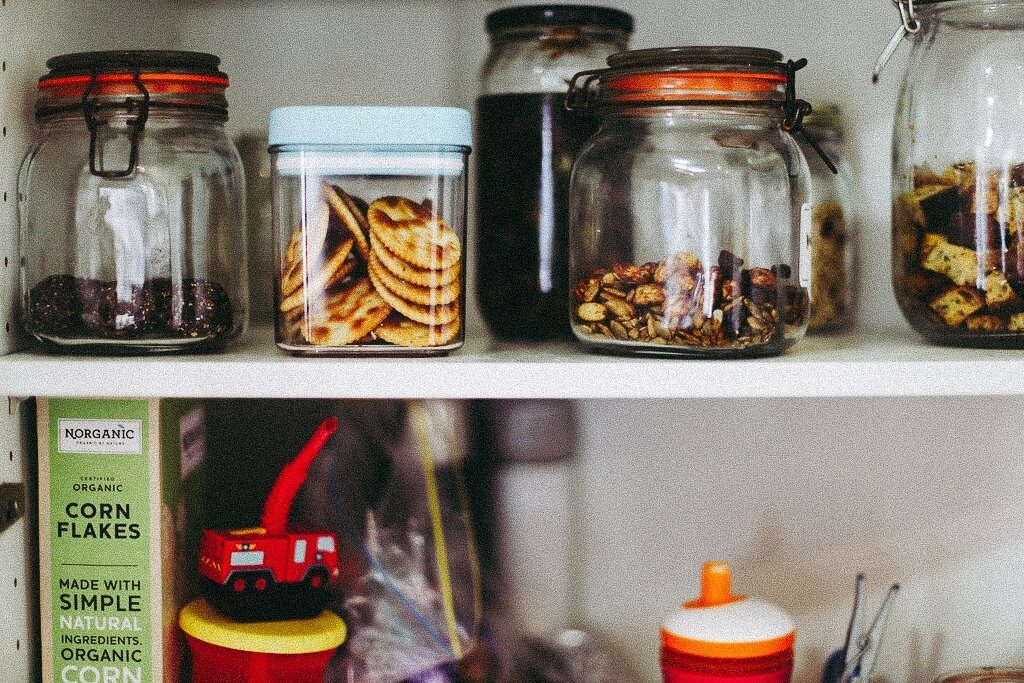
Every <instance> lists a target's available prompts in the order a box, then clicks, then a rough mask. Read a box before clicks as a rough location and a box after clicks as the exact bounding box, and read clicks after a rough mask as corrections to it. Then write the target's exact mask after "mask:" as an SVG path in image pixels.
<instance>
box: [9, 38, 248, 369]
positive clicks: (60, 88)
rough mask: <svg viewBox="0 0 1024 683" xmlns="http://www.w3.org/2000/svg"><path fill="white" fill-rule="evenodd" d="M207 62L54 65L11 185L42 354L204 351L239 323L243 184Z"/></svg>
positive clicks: (29, 323)
mask: <svg viewBox="0 0 1024 683" xmlns="http://www.w3.org/2000/svg"><path fill="white" fill-rule="evenodd" d="M219 64H220V60H219V59H218V58H217V57H214V56H213V55H204V54H197V53H187V52H157V51H123V52H99V53H86V54H75V55H66V56H63V57H56V58H54V59H51V60H50V61H49V62H48V63H47V66H48V67H49V70H50V71H49V73H48V74H47V75H46V76H44V77H43V78H42V79H41V80H40V81H39V95H38V103H37V105H36V119H37V121H38V122H39V138H38V141H37V142H36V143H35V145H34V146H33V147H32V148H31V150H30V151H29V153H28V156H27V157H26V159H25V161H24V163H23V165H22V169H21V175H20V178H19V189H18V194H19V213H20V222H21V254H22V258H21V279H22V292H23V311H22V312H23V324H24V327H25V329H26V330H27V331H28V333H29V334H30V335H31V336H32V337H34V338H35V339H36V340H37V341H38V342H39V343H40V345H42V346H43V347H44V348H46V349H49V350H64V351H72V352H89V353H148V352H176V351H209V350H215V349H219V348H221V347H222V346H224V345H225V344H226V343H227V342H228V341H230V340H232V339H234V338H235V337H237V336H239V335H240V334H241V333H242V331H243V329H244V328H245V326H246V324H247V315H248V312H247V311H248V309H247V306H248V301H247V300H248V284H247V264H246V236H245V235H246V230H245V200H244V188H245V178H244V172H243V171H242V164H241V160H240V158H239V155H238V152H237V150H236V149H235V146H234V144H233V143H232V142H231V140H230V139H229V138H228V136H227V135H226V134H225V131H224V122H225V121H226V120H227V106H228V105H227V100H226V99H225V95H224V94H225V89H226V88H227V87H228V78H227V76H225V75H224V74H223V73H221V72H220V71H219V70H218V67H219Z"/></svg>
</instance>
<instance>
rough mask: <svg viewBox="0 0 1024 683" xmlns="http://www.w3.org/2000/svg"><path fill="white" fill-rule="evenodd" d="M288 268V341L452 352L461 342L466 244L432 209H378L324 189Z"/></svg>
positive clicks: (283, 290)
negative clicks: (453, 345)
mask: <svg viewBox="0 0 1024 683" xmlns="http://www.w3.org/2000/svg"><path fill="white" fill-rule="evenodd" d="M323 196H324V200H325V201H324V202H323V203H322V204H321V206H320V208H319V210H318V211H317V213H316V215H315V216H314V218H313V220H312V221H311V222H310V223H308V224H307V225H306V226H305V230H303V226H299V227H298V228H296V229H295V231H293V232H292V235H291V237H290V239H289V242H288V245H287V246H286V247H285V250H284V253H283V258H282V264H281V270H280V298H279V300H280V301H281V305H280V315H279V327H280V329H279V337H280V338H281V339H282V341H283V343H285V344H289V345H296V346H305V345H313V346H323V347H342V346H350V345H368V344H391V345H394V346H400V347H409V348H428V347H439V346H447V345H449V344H451V343H452V342H453V341H455V339H456V338H457V337H458V336H459V333H460V331H461V327H462V323H461V312H462V278H461V275H462V241H461V239H460V238H459V235H458V234H457V233H456V232H455V231H454V230H453V229H452V228H451V226H449V225H448V224H447V223H446V222H445V221H444V220H443V219H442V218H440V217H438V216H436V215H435V214H434V211H433V207H432V206H431V205H430V204H429V202H424V203H423V204H420V203H417V202H414V201H412V200H410V199H405V198H403V197H384V198H382V199H378V200H377V201H375V202H373V203H372V204H370V205H369V206H367V205H366V204H364V203H362V202H360V201H359V200H357V199H355V198H353V197H351V196H349V195H348V194H347V193H346V192H345V191H344V190H342V189H341V188H339V187H336V186H332V185H327V184H325V185H324V186H323Z"/></svg>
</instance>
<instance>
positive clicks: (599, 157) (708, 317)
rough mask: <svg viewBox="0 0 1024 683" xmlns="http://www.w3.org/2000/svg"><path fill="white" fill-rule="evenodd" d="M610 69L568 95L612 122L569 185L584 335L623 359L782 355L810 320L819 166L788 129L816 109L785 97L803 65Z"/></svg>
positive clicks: (697, 51)
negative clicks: (814, 186)
mask: <svg viewBox="0 0 1024 683" xmlns="http://www.w3.org/2000/svg"><path fill="white" fill-rule="evenodd" d="M609 66H610V68H609V69H607V70H605V71H602V72H600V73H598V74H596V75H595V74H591V75H586V74H581V75H580V76H578V77H577V79H576V83H575V84H574V88H573V90H572V91H571V92H570V96H569V97H570V101H569V104H570V106H574V107H585V108H595V109H597V110H598V112H599V114H600V115H601V128H600V130H599V131H598V133H597V134H596V135H595V136H594V138H592V139H591V141H590V142H589V143H588V145H587V146H586V147H585V148H584V150H583V152H582V153H581V156H580V158H579V160H578V161H577V164H576V167H575V169H574V172H573V182H572V190H571V247H572V263H571V273H572V278H573V287H572V291H571V294H570V306H571V321H572V324H573V328H574V331H575V334H576V337H577V338H578V339H579V340H580V341H582V342H583V343H584V344H586V345H587V346H589V347H590V348H592V349H595V350H598V351H606V352H612V353H645V354H647V353H650V354H661V353H672V354H677V355H685V356H691V357H700V358H736V357H754V356H771V355H776V354H779V353H782V352H783V351H785V350H786V349H787V348H789V347H790V346H791V345H792V344H794V343H795V342H796V341H797V340H798V339H799V338H800V337H801V336H802V335H803V334H804V332H805V331H806V328H807V321H808V315H809V311H810V296H809V285H810V278H811V272H810V227H811V208H810V205H809V203H808V201H809V199H808V183H809V176H808V168H807V162H806V160H805V159H804V156H803V154H802V153H801V151H800V149H799V147H798V146H797V145H796V143H795V142H794V141H793V139H792V137H791V136H790V133H789V132H787V131H795V130H797V129H798V128H799V124H800V120H801V119H802V116H803V113H805V112H806V109H807V107H806V104H805V103H803V102H802V101H800V100H797V99H795V91H794V90H793V89H792V88H788V87H787V86H788V85H790V84H791V83H792V79H793V78H794V75H795V72H796V70H797V69H799V68H800V66H801V64H800V63H793V62H788V63H784V62H783V61H782V55H780V54H778V53H776V52H772V51H769V50H760V49H756V48H706V47H702V48H673V49H667V50H642V51H637V52H626V53H622V54H620V55H616V56H614V57H612V58H611V59H610V60H609ZM583 77H586V80H582V81H581V79H582V78H583ZM581 83H582V84H581Z"/></svg>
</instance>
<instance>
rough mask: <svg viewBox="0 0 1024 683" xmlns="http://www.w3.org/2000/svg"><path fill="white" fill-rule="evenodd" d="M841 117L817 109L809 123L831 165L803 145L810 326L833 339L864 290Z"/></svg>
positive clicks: (848, 322) (827, 107)
mask: <svg viewBox="0 0 1024 683" xmlns="http://www.w3.org/2000/svg"><path fill="white" fill-rule="evenodd" d="M841 118H842V115H841V112H840V110H839V107H837V106H836V105H834V104H819V103H814V112H813V113H812V114H811V115H809V116H808V117H807V119H806V120H805V121H804V132H805V134H806V136H805V137H806V138H809V139H810V140H813V141H814V143H815V144H817V145H818V148H819V149H821V150H822V151H824V152H825V154H826V155H827V157H828V159H830V160H831V161H832V164H833V166H834V168H835V170H837V171H838V173H834V172H833V170H832V169H831V168H829V166H828V165H827V164H826V163H825V160H824V158H822V157H819V156H818V155H817V154H816V153H815V151H814V149H813V148H812V147H811V145H810V143H809V142H804V143H802V144H801V149H803V152H804V156H806V157H807V164H808V166H810V168H811V196H812V198H813V199H812V205H813V209H812V213H811V216H812V217H811V250H812V258H811V260H812V262H813V264H814V270H813V272H814V275H813V277H812V278H811V320H810V323H809V324H808V326H807V329H808V331H809V332H812V333H813V332H821V333H834V332H841V331H843V330H846V329H849V328H850V327H851V326H852V324H853V322H854V316H855V314H856V307H857V297H858V294H859V287H860V273H859V265H860V264H859V261H858V253H857V246H858V244H857V237H858V235H857V224H856V208H857V203H856V201H855V198H854V194H853V187H852V184H851V176H850V169H849V166H848V165H847V164H846V160H845V159H844V157H843V150H842V143H843V127H842V125H841V124H842V121H841Z"/></svg>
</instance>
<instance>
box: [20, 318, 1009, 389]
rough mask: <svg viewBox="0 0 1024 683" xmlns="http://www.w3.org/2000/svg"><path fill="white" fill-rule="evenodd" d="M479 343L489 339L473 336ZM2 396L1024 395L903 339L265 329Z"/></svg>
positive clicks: (32, 360) (1002, 366) (58, 370)
mask: <svg viewBox="0 0 1024 683" xmlns="http://www.w3.org/2000/svg"><path fill="white" fill-rule="evenodd" d="M476 338H477V339H478V340H479V339H480V336H479V335H477V337H476ZM0 395H10V396H81V397H84V396H115V397H121V396H124V397H166V398H171V397H194V398H316V399H331V398H511V399H515V398H564V399H601V398H616V399H638V398H771V397H859V396H878V397H882V396H897V397H898V396H968V395H969V396H985V395H1007V396H1008V395H1024V352H1016V351H974V350H959V349H943V348H936V347H932V346H928V345H926V344H924V343H923V342H921V341H919V340H918V339H916V338H912V337H909V336H906V335H903V334H902V333H900V334H897V333H887V334H871V335H868V334H858V335H853V336H849V337H838V338H816V337H809V338H807V339H805V340H804V341H803V342H801V343H800V344H799V345H797V347H796V348H795V349H794V350H793V351H791V352H790V353H788V354H787V355H785V356H783V357H781V358H773V359H763V360H749V361H694V360H677V359H666V358H658V359H644V358H618V357H607V356H598V355H592V354H589V353H586V352H584V351H581V350H579V349H577V348H575V347H573V346H570V345H568V344H565V345H543V346H523V345H516V346H500V345H494V344H490V343H488V342H486V341H476V342H470V343H469V344H467V346H466V348H465V349H463V350H462V351H461V352H459V353H456V354H454V355H452V356H451V357H448V358H438V359H379V358H378V359H371V358H367V359H358V358H356V359H351V358H350V359H299V358H291V357H289V356H286V355H284V354H282V353H281V352H279V351H278V350H277V349H276V348H275V346H274V344H273V339H272V333H271V330H270V329H268V328H259V329H257V330H256V331H254V332H252V333H250V334H249V335H248V337H247V338H246V339H244V340H243V341H242V342H241V343H240V344H238V345H236V346H235V347H234V348H233V349H232V350H230V351H228V352H227V353H223V354H219V355H211V356H180V357H164V358H90V357H63V356H46V355H39V354H33V353H17V354H14V355H10V356H5V357H2V358H0Z"/></svg>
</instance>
